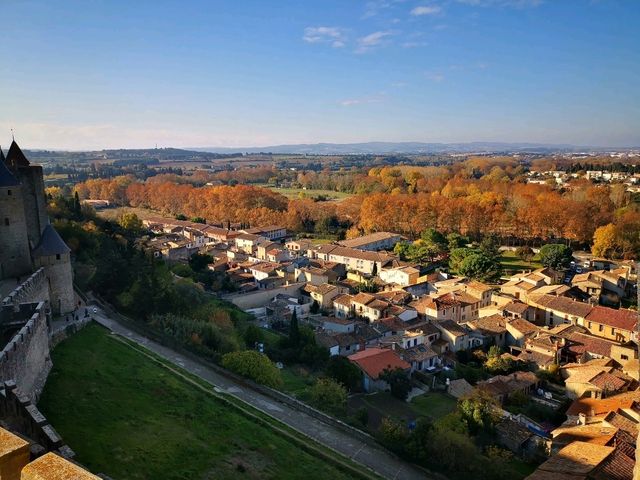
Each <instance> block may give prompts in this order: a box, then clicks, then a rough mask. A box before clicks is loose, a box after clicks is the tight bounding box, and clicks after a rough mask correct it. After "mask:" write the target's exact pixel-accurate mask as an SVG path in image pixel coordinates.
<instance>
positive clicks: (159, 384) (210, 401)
mask: <svg viewBox="0 0 640 480" xmlns="http://www.w3.org/2000/svg"><path fill="white" fill-rule="evenodd" d="M53 362H54V368H53V371H52V372H51V374H50V376H49V380H48V382H47V385H46V387H45V390H44V392H43V395H42V398H41V400H40V402H39V407H40V408H41V410H42V411H43V413H44V414H45V415H46V416H47V417H48V419H49V420H50V421H51V422H52V424H53V425H54V426H55V428H56V429H57V430H58V432H59V433H60V434H61V435H62V437H63V438H64V439H65V441H66V442H67V443H68V444H69V446H70V447H71V448H72V449H73V450H75V452H76V453H77V460H78V461H79V462H81V463H82V464H84V465H85V466H87V467H88V468H89V469H90V470H91V471H93V472H101V473H105V474H107V475H109V476H111V477H112V478H114V479H116V480H118V479H158V480H161V479H171V480H173V479H176V480H177V479H214V478H215V479H231V478H251V479H253V478H274V479H275V478H278V479H293V478H308V479H323V478H337V479H343V478H350V477H349V476H348V475H346V474H345V473H343V472H342V471H341V470H339V469H337V468H336V467H334V466H332V465H330V464H327V463H325V462H323V461H322V460H320V459H317V458H315V457H313V456H312V455H311V454H309V453H306V452H305V451H302V450H301V449H300V447H299V446H298V445H296V444H295V443H294V442H292V441H290V440H288V439H287V438H283V436H282V435H279V434H278V433H277V432H276V431H274V430H271V429H270V428H268V427H267V426H263V425H261V424H258V423H256V422H255V421H252V420H251V419H250V418H247V417H246V416H244V415H243V414H241V413H240V412H239V411H238V410H236V409H235V408H233V407H230V406H229V405H227V404H225V403H224V402H223V401H222V400H219V399H217V398H215V397H213V396H212V395H210V394H208V393H206V392H204V391H202V390H200V389H198V388H196V387H195V386H193V385H191V384H189V383H187V382H186V381H185V380H184V379H182V378H180V377H179V376H177V375H175V374H173V373H171V372H169V371H167V370H165V369H164V368H162V367H161V366H159V365H157V364H156V363H154V362H153V361H152V360H151V359H149V358H148V357H147V356H145V355H143V354H142V353H140V352H138V351H136V350H133V349H132V348H130V347H129V346H127V345H124V344H123V343H121V342H119V341H118V340H116V339H114V338H111V336H110V334H109V333H108V332H107V331H106V330H104V329H103V328H102V327H99V326H97V325H90V326H88V327H86V328H85V329H84V330H82V331H81V332H79V333H78V334H76V335H75V336H73V337H72V338H70V339H69V340H66V341H65V342H63V343H62V344H60V345H59V346H58V347H57V348H56V349H55V350H54V352H53ZM293 458H295V462H292V459H293Z"/></svg>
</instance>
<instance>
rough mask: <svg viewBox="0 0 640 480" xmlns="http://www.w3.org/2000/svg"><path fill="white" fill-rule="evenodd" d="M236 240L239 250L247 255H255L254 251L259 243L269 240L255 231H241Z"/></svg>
mask: <svg viewBox="0 0 640 480" xmlns="http://www.w3.org/2000/svg"><path fill="white" fill-rule="evenodd" d="M234 241H235V244H236V248H237V249H238V250H240V251H242V252H244V253H246V254H247V255H253V252H254V251H255V250H256V249H257V248H258V244H259V243H260V242H265V241H267V239H266V238H265V237H261V236H259V235H254V234H253V233H241V234H240V235H238V236H237V237H236V238H235V239H234Z"/></svg>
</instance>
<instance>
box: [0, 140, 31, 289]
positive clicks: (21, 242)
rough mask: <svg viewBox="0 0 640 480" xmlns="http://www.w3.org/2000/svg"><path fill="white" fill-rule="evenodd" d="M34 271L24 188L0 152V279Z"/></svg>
mask: <svg viewBox="0 0 640 480" xmlns="http://www.w3.org/2000/svg"><path fill="white" fill-rule="evenodd" d="M31 270H32V265H31V255H30V254H29V241H28V236H27V221H26V218H25V208H24V198H23V191H22V187H21V185H20V182H19V181H18V179H17V178H16V177H15V176H14V175H13V174H12V173H11V172H10V171H9V170H8V169H7V167H6V165H5V158H4V154H3V153H2V150H0V278H10V277H19V276H21V275H24V274H27V273H30V272H31Z"/></svg>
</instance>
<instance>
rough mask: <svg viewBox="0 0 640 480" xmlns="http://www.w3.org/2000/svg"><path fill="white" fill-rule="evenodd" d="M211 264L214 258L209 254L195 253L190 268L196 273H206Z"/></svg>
mask: <svg viewBox="0 0 640 480" xmlns="http://www.w3.org/2000/svg"><path fill="white" fill-rule="evenodd" d="M210 263H213V257H212V256H211V255H207V254H200V253H194V254H193V255H191V258H190V259H189V266H190V267H191V268H192V269H193V271H194V272H202V271H204V269H205V268H207V265H209V264H210Z"/></svg>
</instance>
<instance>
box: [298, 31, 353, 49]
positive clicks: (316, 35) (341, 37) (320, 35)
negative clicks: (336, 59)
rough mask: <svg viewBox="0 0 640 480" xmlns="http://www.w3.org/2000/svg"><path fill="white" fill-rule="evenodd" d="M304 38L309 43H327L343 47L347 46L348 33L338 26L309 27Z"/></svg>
mask: <svg viewBox="0 0 640 480" xmlns="http://www.w3.org/2000/svg"><path fill="white" fill-rule="evenodd" d="M302 39H303V40H304V41H305V42H307V43H325V44H330V45H331V46H332V47H333V48H341V47H344V46H345V42H346V34H345V32H344V30H343V29H342V28H338V27H307V28H305V29H304V35H303V36H302Z"/></svg>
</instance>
